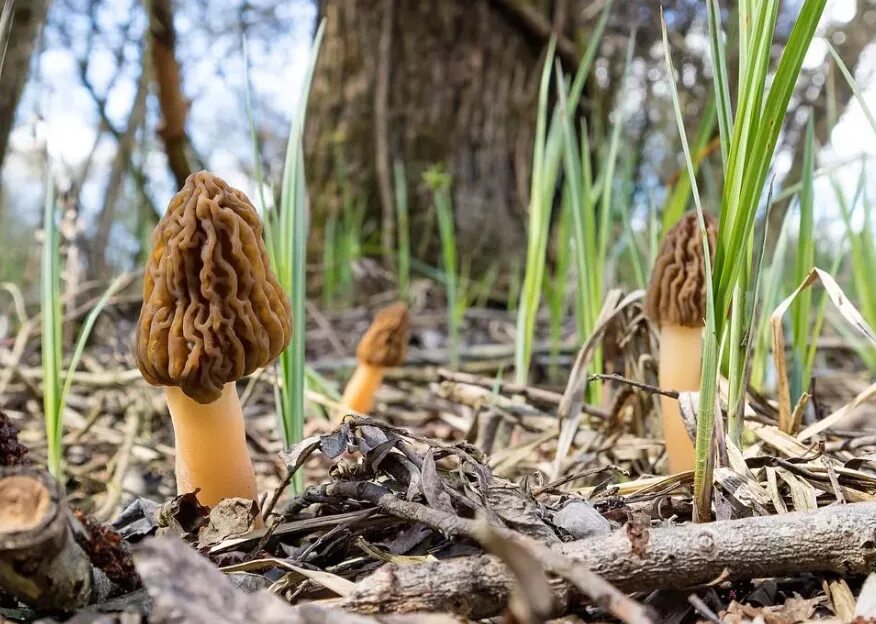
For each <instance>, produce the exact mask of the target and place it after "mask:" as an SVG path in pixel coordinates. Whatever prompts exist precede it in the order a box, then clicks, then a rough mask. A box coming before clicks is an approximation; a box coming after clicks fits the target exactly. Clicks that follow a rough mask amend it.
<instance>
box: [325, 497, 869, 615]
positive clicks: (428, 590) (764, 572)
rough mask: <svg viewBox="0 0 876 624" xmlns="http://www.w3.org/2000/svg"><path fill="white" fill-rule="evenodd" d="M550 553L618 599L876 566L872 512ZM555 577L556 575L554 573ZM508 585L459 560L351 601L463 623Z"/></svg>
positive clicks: (415, 568) (695, 529)
mask: <svg viewBox="0 0 876 624" xmlns="http://www.w3.org/2000/svg"><path fill="white" fill-rule="evenodd" d="M335 485H336V486H340V487H338V488H337V489H336V490H335V491H336V492H337V493H338V494H341V493H345V494H347V495H352V496H357V497H359V498H360V499H364V500H372V499H374V498H375V496H377V494H378V491H379V488H378V490H375V489H373V488H372V487H363V486H362V485H361V484H352V485H346V486H342V485H341V484H335ZM367 485H368V486H370V485H372V484H367ZM329 487H331V486H329ZM377 501H378V502H379V506H380V507H381V508H382V509H384V510H385V511H387V512H388V513H392V514H394V515H398V516H400V517H402V516H405V517H408V516H409V517H411V519H417V520H419V521H420V522H426V523H428V522H430V521H432V522H435V525H434V526H436V528H439V527H443V528H445V529H454V530H456V532H457V533H461V532H462V531H463V530H464V529H465V522H471V521H466V520H464V519H461V518H452V519H449V518H443V517H440V518H439V517H435V514H436V513H438V514H439V516H440V513H439V512H436V510H434V509H429V508H425V509H424V508H423V506H422V505H416V504H415V503H410V502H409V501H401V500H398V499H396V498H395V497H393V496H391V495H389V494H386V495H384V494H380V496H377ZM543 548H546V547H543ZM557 548H558V549H557V550H556V551H553V550H550V549H546V551H547V552H549V553H556V554H558V555H559V556H562V557H563V558H564V559H566V560H570V561H574V562H575V564H576V565H581V566H584V567H586V569H589V570H591V571H593V572H594V573H595V574H598V575H599V576H600V577H602V578H604V579H605V580H606V581H607V582H609V583H613V584H614V585H616V586H617V587H618V588H619V589H621V590H623V591H651V590H655V589H683V588H686V587H690V586H692V585H699V584H704V583H709V582H710V581H713V580H714V579H716V578H719V577H720V578H724V579H727V580H733V579H750V578H760V577H774V576H784V575H790V574H797V573H801V572H832V573H838V574H842V575H844V576H849V575H854V574H866V573H868V572H870V571H872V569H873V567H874V561H876V503H856V504H850V505H836V506H831V507H827V508H823V509H819V510H815V511H805V512H792V513H787V514H781V515H776V516H761V517H754V518H744V519H740V520H728V521H723V522H713V523H711V524H702V525H700V524H697V525H694V524H689V525H679V526H673V527H665V528H656V529H650V530H645V531H644V532H643V533H640V534H638V535H637V536H636V537H635V538H634V539H632V538H631V537H630V536H628V535H627V533H626V532H623V531H617V532H614V533H612V534H611V535H608V536H600V537H594V538H590V539H586V540H579V541H575V542H570V543H567V544H563V545H561V546H558V547H557ZM540 554H545V551H544V550H543V551H542V552H541V553H540ZM542 563H545V561H544V560H542ZM547 563H550V562H547ZM548 569H550V566H548ZM552 571H554V572H555V573H557V574H560V575H562V574H561V572H559V571H558V570H556V569H554V570H552ZM567 580H568V579H567ZM511 583H512V581H511V578H510V576H509V574H508V571H507V570H506V569H505V567H504V565H502V563H501V562H500V561H499V560H498V559H496V558H494V557H491V556H481V557H461V558H458V559H453V560H450V561H443V562H440V565H439V564H429V563H424V564H415V565H407V566H395V565H387V566H384V567H383V568H381V569H380V570H378V571H377V572H375V573H374V574H373V575H371V576H370V577H368V578H366V579H364V580H362V581H360V582H359V583H358V584H357V588H356V592H355V593H354V594H353V595H352V596H351V597H350V599H349V600H350V604H351V605H352V606H355V608H357V609H360V610H363V611H377V610H393V609H397V608H409V609H410V608H415V609H418V610H427V611H428V610H435V609H446V608H447V606H448V605H452V606H454V608H457V610H458V612H462V610H465V612H466V613H467V614H468V615H469V617H474V618H478V617H489V616H491V615H494V614H495V613H496V612H497V609H499V608H501V605H503V604H504V603H505V602H506V601H507V599H508V595H509V591H510V588H511ZM556 589H557V592H558V594H559V596H561V597H562V596H564V595H567V592H568V590H569V589H570V587H569V585H565V586H563V585H560V586H559V587H557V588H556ZM473 596H477V597H478V599H477V601H472V600H471V597H473ZM616 615H617V614H616ZM618 617H620V616H618Z"/></svg>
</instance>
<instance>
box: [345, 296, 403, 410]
mask: <svg viewBox="0 0 876 624" xmlns="http://www.w3.org/2000/svg"><path fill="white" fill-rule="evenodd" d="M407 350H408V306H407V305H406V304H404V303H402V302H398V303H394V304H392V305H391V306H388V307H386V308H383V309H382V310H380V312H378V313H377V316H375V317H374V320H373V321H372V322H371V326H370V327H369V328H368V331H366V332H365V335H364V336H362V339H361V340H360V341H359V346H358V347H357V348H356V359H357V360H358V365H357V366H356V371H355V372H354V373H353V376H352V377H351V378H350V381H349V382H347V387H346V388H345V389H344V397H343V399H342V400H341V403H342V404H343V406H344V407H345V408H347V409H350V410H353V411H355V412H360V413H363V414H365V413H368V412H369V411H371V408H372V406H373V405H374V394H375V393H376V392H377V388H379V387H380V383H381V382H382V381H383V375H384V374H385V372H386V369H387V368H388V367H390V366H398V365H399V364H401V363H402V361H403V360H404V359H405V354H406V353H407Z"/></svg>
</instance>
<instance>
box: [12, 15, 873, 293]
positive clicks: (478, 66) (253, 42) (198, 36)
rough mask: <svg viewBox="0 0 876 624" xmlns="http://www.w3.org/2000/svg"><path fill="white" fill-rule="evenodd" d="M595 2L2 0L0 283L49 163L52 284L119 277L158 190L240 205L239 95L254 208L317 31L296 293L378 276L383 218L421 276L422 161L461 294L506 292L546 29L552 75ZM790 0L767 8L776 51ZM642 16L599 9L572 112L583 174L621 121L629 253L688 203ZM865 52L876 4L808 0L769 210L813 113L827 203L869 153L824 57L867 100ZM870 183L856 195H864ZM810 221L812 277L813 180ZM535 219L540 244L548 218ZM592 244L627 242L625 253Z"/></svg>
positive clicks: (22, 265) (701, 124)
mask: <svg viewBox="0 0 876 624" xmlns="http://www.w3.org/2000/svg"><path fill="white" fill-rule="evenodd" d="M604 4H605V2H604V1H600V0H321V1H320V2H313V1H310V0H283V1H278V0H253V1H240V2H238V1H235V0H223V1H221V2H217V1H214V2H206V1H204V0H197V1H192V2H171V1H170V0H143V1H142V2H141V1H138V0H54V1H51V2H49V0H30V1H29V0H17V2H15V3H14V13H13V23H12V30H11V33H10V41H9V45H8V49H7V53H6V58H5V66H4V70H3V72H2V75H0V164H2V178H0V181H2V184H0V280H5V281H13V282H15V283H17V284H19V285H23V286H24V287H25V292H26V293H27V294H28V295H29V296H35V295H36V294H37V284H38V275H39V245H37V244H36V241H37V240H38V236H39V232H38V229H39V224H40V219H41V210H42V205H43V197H44V188H43V187H44V184H45V180H46V176H45V172H44V167H45V164H44V163H45V162H46V158H45V154H46V153H47V152H48V154H49V155H50V156H51V159H50V162H51V163H52V166H53V168H54V170H53V171H52V177H53V178H54V179H55V184H56V186H57V191H58V193H59V198H60V201H61V202H62V205H63V207H64V223H63V228H62V236H63V237H64V239H65V241H66V242H67V243H70V242H76V243H77V244H76V245H68V248H69V249H75V250H78V251H77V253H76V254H75V256H74V257H68V258H67V259H66V263H65V265H64V271H63V279H64V280H66V281H67V282H68V286H69V285H70V284H71V283H74V284H75V283H81V282H83V281H88V280H94V279H99V280H107V279H108V278H109V277H110V276H112V275H114V274H117V273H118V272H119V271H120V270H127V269H130V268H132V267H134V266H135V265H136V263H137V261H138V259H139V257H140V254H141V253H142V252H143V249H144V245H148V243H147V242H145V241H147V240H148V238H147V237H148V233H149V232H150V231H151V228H152V225H153V224H154V223H155V221H156V219H157V217H158V216H159V215H160V214H161V212H162V211H163V209H164V206H165V205H166V202H167V200H168V199H169V197H170V195H171V194H172V192H174V191H175V190H176V189H177V188H178V187H179V186H181V184H182V180H183V179H184V178H185V177H186V175H188V173H190V172H192V171H195V170H198V169H200V168H208V169H211V170H213V171H214V172H216V173H217V174H218V175H220V176H221V177H223V178H225V179H227V180H228V181H229V183H231V184H232V185H235V186H238V187H240V188H242V189H244V190H245V191H246V192H247V193H248V195H249V196H250V198H251V199H253V200H254V201H255V200H256V197H257V195H258V193H259V190H258V189H257V188H256V185H255V182H254V180H255V179H257V177H258V176H256V175H255V163H254V162H253V150H252V141H251V138H250V128H249V120H248V114H247V108H246V97H245V85H246V81H247V79H249V81H250V85H251V94H252V100H253V110H254V113H253V117H254V125H255V132H256V136H257V138H258V142H259V148H260V153H261V157H262V159H263V162H262V163H260V164H261V167H262V170H263V175H264V179H265V180H266V184H267V185H268V188H267V189H266V191H267V192H266V195H267V196H268V197H271V196H276V195H278V194H279V187H280V179H281V177H282V167H283V154H284V151H285V146H286V139H287V136H288V128H289V120H288V119H287V115H288V111H291V110H294V109H295V102H296V98H297V95H298V93H299V90H300V85H301V81H302V78H303V75H304V71H305V65H306V59H307V53H308V50H309V47H310V44H311V39H312V36H313V33H314V30H315V27H316V24H317V22H318V20H319V19H320V18H323V17H324V18H325V20H326V30H325V37H324V40H323V43H322V49H321V53H320V56H319V61H318V63H317V66H316V72H315V76H314V80H313V86H312V90H311V97H310V101H309V106H308V112H307V115H308V118H307V119H308V125H307V128H306V134H305V149H306V172H307V181H308V189H309V193H310V211H311V225H312V227H311V235H310V238H309V246H310V250H309V251H310V255H309V262H310V265H309V274H308V275H309V278H308V290H309V292H310V293H311V294H312V295H317V294H320V293H321V294H322V301H323V302H324V303H326V304H329V305H334V304H337V303H351V302H352V301H353V300H354V297H355V296H356V294H357V293H356V291H355V289H354V288H353V284H354V282H355V283H357V284H362V283H367V280H362V279H361V276H362V274H366V275H367V274H373V275H376V276H378V278H379V277H380V276H381V275H382V274H383V273H387V274H388V272H390V271H394V270H395V268H396V264H397V261H398V258H397V257H396V255H397V220H398V218H399V216H400V215H402V217H403V218H405V219H406V220H407V222H408V223H409V231H410V241H409V254H410V258H409V260H408V258H405V262H408V261H409V262H410V266H411V271H412V272H413V273H414V274H415V275H417V274H421V275H430V270H432V269H434V268H436V267H440V266H442V238H441V236H440V234H439V228H438V227H437V223H438V217H439V215H437V214H436V210H437V209H436V202H435V201H434V199H435V195H434V188H433V186H434V185H430V181H429V176H424V174H425V173H427V172H429V171H435V170H436V169H435V168H436V167H438V168H440V170H441V171H442V172H443V175H444V176H446V187H445V188H446V192H447V193H449V200H450V201H448V202H444V206H445V208H444V209H445V211H446V210H448V209H449V210H450V211H451V212H452V217H453V218H452V221H453V225H454V228H453V234H454V236H455V244H456V247H457V249H458V256H459V257H458V260H457V266H458V267H459V270H460V272H463V273H464V275H463V280H462V284H463V285H465V284H466V283H468V284H469V285H470V286H471V288H474V286H475V285H477V286H479V287H480V288H481V290H484V289H485V288H486V287H487V286H489V289H488V290H487V292H486V294H483V293H481V294H482V297H481V298H482V299H483V301H488V300H493V301H495V302H498V301H502V302H505V301H507V300H508V299H512V300H513V298H514V296H515V295H514V293H515V289H517V288H518V287H519V284H518V282H519V271H520V270H521V266H522V263H523V257H524V250H525V246H526V224H527V206H528V202H529V199H528V195H529V188H530V186H529V184H530V174H531V162H530V161H531V159H532V153H533V152H532V146H533V140H534V131H535V117H536V108H537V96H538V88H539V78H540V74H541V70H542V66H543V62H544V55H545V50H546V48H547V45H548V42H549V39H550V37H551V36H552V35H555V36H556V39H557V47H556V49H557V58H558V59H559V60H560V62H561V63H562V66H563V69H564V71H565V72H566V73H567V74H573V73H574V70H575V69H576V67H577V65H578V63H579V62H580V61H581V59H582V55H583V54H584V51H585V50H586V47H587V44H588V42H589V41H590V40H591V39H592V34H593V31H594V29H595V28H596V24H597V22H598V19H599V16H600V14H601V12H602V9H603V8H604ZM721 4H722V8H723V9H724V11H725V23H734V21H733V20H728V19H727V17H728V16H727V14H726V12H727V11H732V10H734V7H733V3H730V2H722V3H721ZM799 4H800V3H799V2H798V1H797V0H788V1H787V2H784V3H783V6H782V11H781V13H780V15H779V22H778V29H777V30H778V32H777V42H776V45H775V49H774V50H773V55H774V57H776V58H777V57H778V55H779V54H780V52H781V42H782V40H783V38H784V37H786V36H787V34H788V31H789V29H790V26H791V25H792V23H793V20H794V18H795V16H796V14H797V11H798V9H799ZM664 9H665V15H666V22H667V25H668V28H669V30H670V43H671V45H672V48H673V54H674V61H675V63H676V66H677V69H678V71H679V87H680V89H681V98H682V107H683V112H684V116H685V120H686V123H687V125H688V134H689V136H690V137H691V140H692V143H694V138H696V142H695V144H694V147H696V148H698V151H697V153H696V154H695V155H694V156H695V158H696V159H697V160H698V161H699V162H700V164H701V166H700V172H699V175H700V176H701V178H702V179H701V180H700V189H701V192H702V193H703V195H704V201H705V208H706V209H712V210H717V208H718V202H719V201H720V192H721V191H720V179H721V156H720V150H719V149H717V148H718V143H717V139H716V137H717V133H718V128H717V125H716V124H715V123H714V121H713V120H714V115H713V114H711V113H710V110H709V109H710V106H711V104H710V93H711V75H710V72H711V69H710V63H709V59H708V53H709V52H708V49H709V43H708V24H707V16H706V11H705V3H703V2H700V1H698V0H670V1H667V2H665V3H664ZM659 10H660V3H658V2H652V1H650V0H643V1H627V0H625V1H623V2H616V3H615V5H614V7H613V8H612V10H611V13H610V18H609V20H608V23H607V26H606V30H605V33H604V36H603V37H602V39H601V41H600V45H599V47H598V50H597V56H596V59H595V61H594V64H593V67H592V70H591V71H590V73H589V77H588V79H587V82H586V85H585V87H584V92H583V95H582V98H581V100H580V103H579V105H578V106H579V113H580V115H581V117H582V118H583V119H584V120H585V122H586V128H587V132H588V133H589V135H590V140H589V145H590V149H591V154H590V157H591V159H592V161H593V162H594V163H596V166H595V169H596V170H597V171H598V170H600V166H599V163H600V161H602V160H604V159H605V158H606V157H607V154H606V150H607V148H608V144H609V140H608V139H609V137H610V136H611V135H612V131H613V130H614V125H615V123H616V122H617V121H618V120H619V119H620V120H622V126H621V128H620V129H619V131H620V133H621V134H620V151H619V154H618V158H617V164H616V166H615V167H614V175H615V177H616V180H615V181H613V182H612V184H613V188H614V192H613V193H612V194H611V201H612V202H613V203H614V204H615V205H616V206H617V207H618V208H621V209H620V210H615V211H614V212H613V215H615V216H613V217H612V218H613V219H614V221H615V222H614V223H612V229H613V230H614V231H615V232H616V233H621V232H628V231H635V232H638V233H641V236H642V237H644V238H645V239H647V238H648V236H649V232H650V230H649V228H652V226H653V219H654V217H655V214H657V213H658V212H659V210H660V209H661V207H665V206H671V205H673V202H675V203H676V204H677V203H678V202H680V203H681V204H683V205H685V206H686V207H690V206H687V204H686V203H685V202H687V201H688V194H687V193H686V192H685V193H677V192H676V193H675V198H674V197H673V195H674V191H676V189H678V187H679V185H680V184H682V185H683V184H685V181H684V177H685V176H684V175H683V172H684V164H683V160H682V157H681V149H680V146H679V143H678V138H677V137H678V132H677V129H676V127H675V118H674V113H673V109H672V103H671V99H670V93H669V89H668V85H667V83H666V80H665V68H664V66H663V57H662V48H661V35H660V18H659ZM633 31H635V32H636V36H635V42H634V46H633V47H632V54H633V56H632V62H631V64H630V67H629V70H628V71H626V70H625V67H626V50H627V47H628V45H629V43H630V37H631V33H632V32H633ZM730 36H731V37H734V36H735V35H733V34H732V33H731V34H730ZM874 38H876V0H830V1H829V2H828V5H827V10H826V11H825V17H824V19H823V20H822V22H821V26H820V28H819V32H818V36H817V38H816V40H815V41H814V42H813V45H812V47H811V49H810V52H809V54H808V55H807V58H806V61H805V63H804V68H803V72H802V75H801V80H800V81H799V83H798V87H797V90H796V93H795V95H794V97H793V99H792V103H791V112H790V113H789V115H788V117H787V119H786V126H785V129H784V131H783V134H782V137H781V139H780V145H779V148H778V151H777V158H776V164H775V175H776V177H775V188H774V193H775V194H776V195H779V194H780V193H781V191H782V189H785V188H788V187H790V186H791V185H793V184H795V183H797V182H798V181H799V180H800V177H801V173H800V172H801V168H802V164H803V152H804V149H803V145H804V141H803V140H802V138H803V136H804V134H805V127H806V121H807V119H808V117H809V114H810V112H811V114H812V116H813V119H814V136H815V144H816V146H817V154H816V156H815V158H816V167H821V166H831V167H832V166H834V165H836V164H840V165H843V164H844V163H849V164H847V165H846V166H841V167H840V168H838V169H836V170H835V171H834V174H835V175H834V182H835V183H836V184H839V185H840V186H841V187H844V188H846V189H849V190H848V195H850V196H851V194H852V193H853V192H854V189H855V187H856V186H857V184H858V180H859V175H860V171H861V167H860V156H861V155H862V154H871V155H873V154H874V151H876V140H874V136H873V133H872V131H871V130H870V128H869V127H868V125H867V124H866V122H865V120H864V113H863V111H862V109H861V106H860V104H859V103H858V102H856V101H855V99H854V98H853V97H852V92H851V89H850V87H849V85H848V83H847V82H846V81H845V80H844V79H843V78H842V76H841V75H840V73H839V71H838V69H837V67H836V65H835V63H834V62H833V61H832V60H831V56H830V54H829V48H828V44H830V45H833V46H834V47H835V49H836V51H837V53H838V56H839V57H840V58H841V59H842V60H843V61H844V62H845V64H846V65H847V66H848V68H849V69H850V70H851V72H852V73H853V74H854V76H855V78H856V79H857V81H858V84H859V85H861V88H862V90H863V97H864V99H865V100H866V101H868V102H871V103H876V81H874V80H873V72H874V70H876V46H873V45H872V44H873V42H874ZM244 39H245V40H246V45H247V49H248V57H249V63H248V65H249V70H248V72H247V69H246V64H245V62H244V56H243V49H244V46H243V41H244ZM731 49H735V47H731ZM728 65H729V67H730V76H731V82H733V80H734V77H735V75H736V65H737V59H736V58H733V57H732V56H731V57H730V58H728ZM247 76H248V78H247ZM552 97H553V96H552ZM552 104H553V102H552ZM874 107H876V106H873V105H871V108H874ZM703 120H706V121H703ZM873 178H874V177H873V176H871V177H870V182H869V186H868V187H866V188H865V189H864V190H863V193H864V194H865V195H869V196H872V195H873V192H874V188H873V187H872V184H873ZM788 195H789V196H790V194H788ZM558 197H559V195H558ZM400 201H402V202H404V206H403V208H404V210H402V211H400V206H399V202H400ZM788 201H790V200H785V201H783V202H780V203H779V205H778V206H779V210H774V211H773V212H772V213H771V220H775V221H776V223H777V224H779V223H781V217H782V215H783V213H784V211H785V210H786V209H787V207H788V205H787V204H788ZM255 203H258V202H257V201H256V202H255ZM560 212H561V211H555V215H559V214H560ZM814 212H815V217H814V218H815V221H816V226H815V228H814V230H815V239H816V251H815V261H816V263H818V262H819V260H820V259H821V258H823V257H828V256H829V257H831V258H832V257H833V256H832V253H829V254H827V255H825V254H826V252H832V247H831V246H830V245H831V244H832V242H833V241H835V240H838V239H840V238H842V237H843V236H844V232H845V229H844V225H843V221H842V218H841V215H842V211H841V207H840V205H839V204H838V201H837V195H836V193H835V192H834V189H833V188H832V187H831V185H830V183H829V181H828V180H827V179H826V177H819V178H818V179H817V180H816V182H815V197H814ZM554 220H555V223H554V227H555V228H556V227H557V226H558V225H560V224H558V223H557V222H558V221H559V217H558V216H557V217H554ZM781 230H782V228H781V227H775V228H772V229H771V230H770V234H771V235H773V236H778V233H779V232H780V231H781ZM553 240H557V238H556V237H555V238H554V239H553ZM559 240H562V237H560V238H559ZM612 240H620V241H622V244H625V245H633V244H635V239H634V238H629V237H626V238H625V237H621V236H616V237H613V238H612ZM560 247H562V245H556V244H552V246H551V249H550V251H549V259H550V263H551V266H552V267H556V266H557V265H558V264H559V266H560V268H562V266H563V262H565V261H566V260H565V258H564V256H563V252H564V250H563V249H560ZM834 247H835V246H834ZM643 253H644V252H643ZM645 255H647V254H645ZM622 258H623V256H622V255H621V254H620V253H611V254H610V260H611V261H612V262H615V263H616V264H617V266H616V268H615V270H614V271H611V270H609V271H608V273H609V274H613V275H616V277H617V281H619V282H623V281H625V282H626V283H629V284H635V283H636V282H637V279H636V275H635V274H634V269H633V267H632V266H627V265H628V264H630V263H626V262H620V261H619V259H622ZM487 278H489V279H487ZM487 282H488V284H487ZM472 292H475V291H474V290H473V291H472ZM472 296H473V295H472Z"/></svg>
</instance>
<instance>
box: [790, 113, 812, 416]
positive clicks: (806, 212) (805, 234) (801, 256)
mask: <svg viewBox="0 0 876 624" xmlns="http://www.w3.org/2000/svg"><path fill="white" fill-rule="evenodd" d="M814 153H815V131H814V129H813V122H812V116H811V115H810V117H809V121H808V123H807V124H806V142H805V144H804V146H803V176H802V182H803V188H802V190H801V191H800V200H799V202H798V203H799V209H800V227H799V231H798V234H797V254H796V264H795V269H794V283H795V284H800V283H801V282H803V280H804V279H806V276H807V275H809V271H810V270H812V267H814V266H815V240H814V238H813V232H812V230H813V216H812V212H813V209H812V207H813V195H814V192H813V186H812V173H813V171H814V169H815V167H814V160H815V156H814ZM811 306H812V289H811V288H807V289H806V290H804V291H802V292H801V293H800V294H799V295H798V296H797V298H796V299H795V300H794V303H793V304H791V310H790V314H791V337H792V345H793V350H792V353H793V357H794V359H793V368H792V370H793V371H794V372H793V374H792V376H791V402H792V403H793V404H795V405H796V403H797V401H798V400H799V399H800V396H801V395H802V394H803V392H804V389H805V388H804V385H805V384H808V382H809V377H810V374H811V371H810V370H806V369H805V362H806V360H807V355H806V353H807V350H808V349H807V343H808V342H809V339H810V338H809V320H810V317H811V310H810V308H811ZM813 338H815V337H814V336H813ZM813 342H815V341H814V340H813Z"/></svg>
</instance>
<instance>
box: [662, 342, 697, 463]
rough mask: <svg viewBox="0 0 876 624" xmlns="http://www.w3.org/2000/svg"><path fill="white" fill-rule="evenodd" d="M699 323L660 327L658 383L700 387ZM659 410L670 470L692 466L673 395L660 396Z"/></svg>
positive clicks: (672, 387) (687, 388) (689, 443)
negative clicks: (695, 324)
mask: <svg viewBox="0 0 876 624" xmlns="http://www.w3.org/2000/svg"><path fill="white" fill-rule="evenodd" d="M702 349H703V329H702V327H682V326H679V325H664V326H662V327H661V328H660V375H659V378H660V387H661V388H666V389H668V390H678V391H680V392H684V391H697V390H699V389H700V367H701V362H702ZM660 407H661V412H662V413H663V436H664V438H665V440H666V453H667V455H668V456H669V470H670V472H672V473H677V472H683V471H685V470H693V469H694V465H695V463H696V452H695V450H694V444H693V441H692V440H691V439H690V436H689V435H688V434H687V429H686V428H685V426H684V421H683V420H682V417H681V410H680V409H679V404H678V401H677V400H676V399H672V398H669V397H667V396H662V395H661V397H660Z"/></svg>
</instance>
